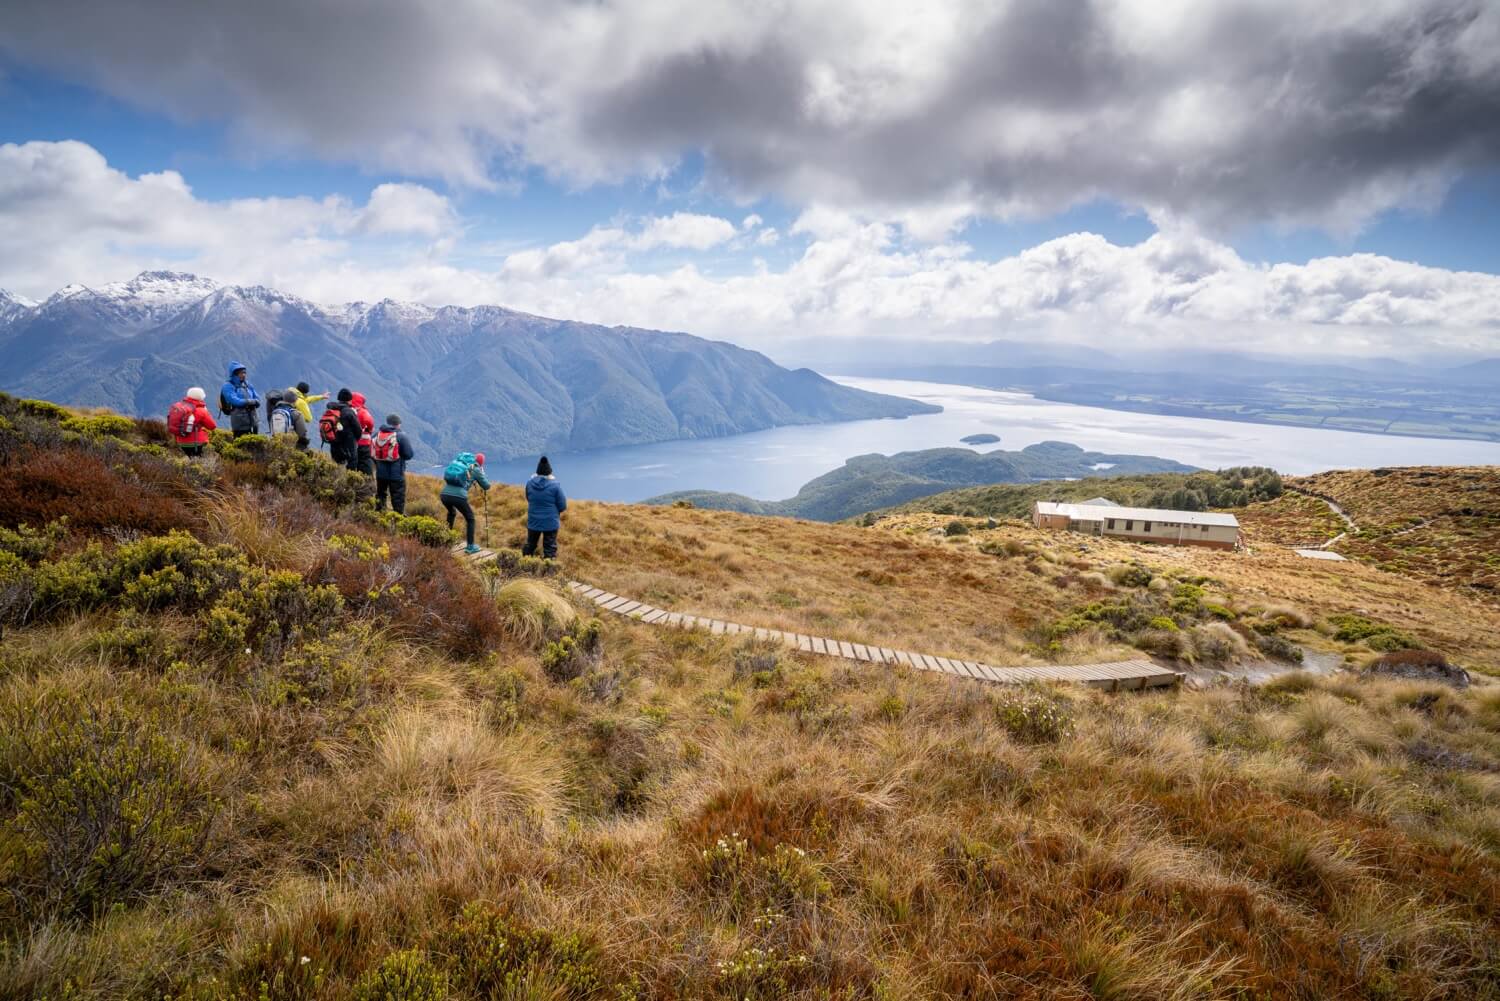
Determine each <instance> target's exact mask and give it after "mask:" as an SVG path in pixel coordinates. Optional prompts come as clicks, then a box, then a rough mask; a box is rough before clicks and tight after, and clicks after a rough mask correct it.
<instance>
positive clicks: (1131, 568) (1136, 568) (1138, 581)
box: [1104, 563, 1152, 587]
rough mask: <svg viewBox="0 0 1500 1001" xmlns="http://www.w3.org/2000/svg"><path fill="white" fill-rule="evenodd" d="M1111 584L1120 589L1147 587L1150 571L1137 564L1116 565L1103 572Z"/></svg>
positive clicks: (1149, 581) (1149, 580)
mask: <svg viewBox="0 0 1500 1001" xmlns="http://www.w3.org/2000/svg"><path fill="white" fill-rule="evenodd" d="M1104 573H1105V576H1107V577H1108V578H1109V579H1110V581H1111V582H1113V583H1114V584H1116V585H1118V586H1120V587H1147V586H1149V585H1150V583H1151V576H1152V575H1151V571H1150V570H1147V569H1146V568H1145V567H1143V566H1141V565H1140V564H1139V563H1117V564H1115V565H1114V566H1112V567H1110V568H1109V569H1107V570H1105V571H1104Z"/></svg>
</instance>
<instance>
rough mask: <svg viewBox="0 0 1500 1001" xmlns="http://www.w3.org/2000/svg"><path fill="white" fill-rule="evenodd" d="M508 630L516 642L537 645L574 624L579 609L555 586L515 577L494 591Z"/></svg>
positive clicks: (496, 602)
mask: <svg viewBox="0 0 1500 1001" xmlns="http://www.w3.org/2000/svg"><path fill="white" fill-rule="evenodd" d="M495 604H496V605H497V606H498V607H499V609H500V614H501V616H502V618H503V621H504V623H505V626H504V628H505V631H506V632H507V633H508V634H509V635H510V636H511V638H513V639H515V640H516V641H517V642H519V643H522V644H525V645H526V646H532V647H534V646H536V645H537V644H539V643H541V642H542V641H543V640H544V639H546V638H547V637H548V636H554V635H556V634H558V633H560V632H562V631H563V630H565V629H567V628H568V627H569V626H571V625H572V624H573V623H574V622H575V621H576V620H577V618H578V610H577V609H576V608H574V607H573V604H572V603H571V602H570V601H568V599H567V598H566V597H564V596H563V595H562V593H561V592H559V591H558V590H557V589H556V588H555V587H553V586H552V585H550V584H544V583H542V582H541V581H535V580H514V581H511V582H510V583H509V584H506V585H505V586H503V587H501V588H500V589H499V590H498V591H497V592H495Z"/></svg>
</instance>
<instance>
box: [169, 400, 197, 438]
mask: <svg viewBox="0 0 1500 1001" xmlns="http://www.w3.org/2000/svg"><path fill="white" fill-rule="evenodd" d="M197 429H198V408H197V407H195V406H193V404H191V403H189V402H188V401H187V400H178V401H177V402H176V403H174V404H172V406H171V409H169V410H168V411H167V430H168V431H169V432H170V433H171V434H172V436H173V437H174V438H191V437H192V435H193V432H194V431H196V430H197Z"/></svg>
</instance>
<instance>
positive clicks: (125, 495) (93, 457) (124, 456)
mask: <svg viewBox="0 0 1500 1001" xmlns="http://www.w3.org/2000/svg"><path fill="white" fill-rule="evenodd" d="M111 460H112V463H107V462H105V460H104V457H103V456H102V455H100V454H98V453H96V452H93V451H90V450H85V449H81V448H74V447H62V448H59V449H56V450H54V451H39V450H33V449H23V450H21V451H20V452H18V453H16V454H15V455H14V456H13V457H12V460H11V461H10V462H8V463H6V465H5V466H4V468H3V470H0V524H4V525H7V526H15V525H19V524H22V523H25V524H30V525H45V524H47V523H48V522H51V521H55V520H57V519H58V518H62V517H64V516H66V517H67V518H68V524H69V525H70V526H71V527H72V528H73V529H75V530H80V531H83V532H87V533H89V534H102V533H103V532H104V531H105V530H106V529H112V530H115V531H119V530H127V531H128V530H135V531H141V532H152V533H165V532H167V531H169V530H171V529H173V528H193V527H197V526H198V525H199V524H200V523H201V520H202V519H201V518H199V517H198V516H197V515H196V514H195V513H194V512H193V510H192V508H191V507H189V505H188V503H187V501H189V500H190V499H191V498H192V491H191V488H190V487H188V486H187V484H185V483H184V482H183V481H182V480H181V479H180V478H179V477H178V476H177V475H176V472H175V471H174V470H173V469H172V468H171V467H170V466H168V465H167V464H166V463H164V462H162V461H161V460H160V459H157V458H155V457H154V456H136V455H131V454H128V453H121V454H118V455H113V456H111Z"/></svg>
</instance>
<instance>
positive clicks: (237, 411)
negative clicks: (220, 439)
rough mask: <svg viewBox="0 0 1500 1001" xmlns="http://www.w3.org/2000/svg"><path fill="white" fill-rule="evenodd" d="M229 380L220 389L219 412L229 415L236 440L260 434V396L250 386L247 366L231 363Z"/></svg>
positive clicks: (230, 426) (230, 427)
mask: <svg viewBox="0 0 1500 1001" xmlns="http://www.w3.org/2000/svg"><path fill="white" fill-rule="evenodd" d="M228 369H229V373H228V374H229V378H228V379H225V380H224V385H223V386H221V387H220V388H219V410H220V411H221V412H223V413H226V414H228V415H229V430H231V431H233V432H234V436H235V437H236V438H238V437H240V436H241V435H247V434H260V417H259V415H258V414H257V411H258V410H259V409H260V394H259V393H257V392H256V391H255V387H254V386H252V385H250V380H249V379H248V378H247V377H246V376H247V373H246V371H245V366H243V365H241V364H240V363H239V362H237V361H232V362H230V363H229V366H228Z"/></svg>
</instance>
